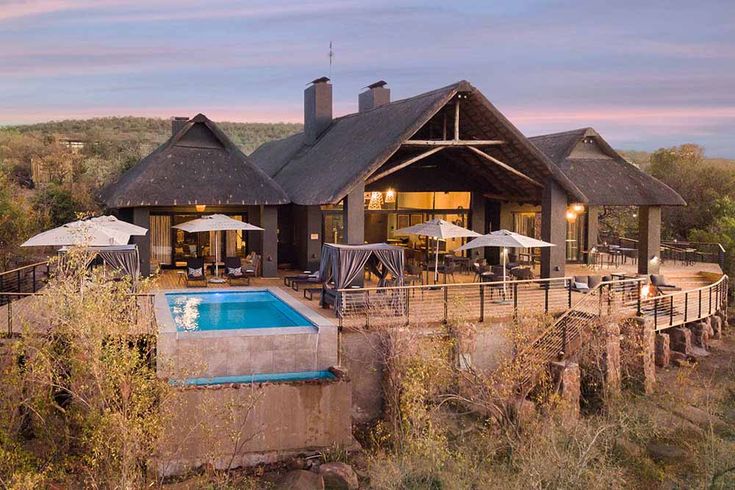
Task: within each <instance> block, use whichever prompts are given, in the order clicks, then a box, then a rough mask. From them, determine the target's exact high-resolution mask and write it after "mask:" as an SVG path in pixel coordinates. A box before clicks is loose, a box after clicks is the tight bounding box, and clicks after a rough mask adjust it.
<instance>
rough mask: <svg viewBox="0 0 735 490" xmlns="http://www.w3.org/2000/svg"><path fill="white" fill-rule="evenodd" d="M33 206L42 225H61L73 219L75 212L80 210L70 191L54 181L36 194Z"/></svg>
mask: <svg viewBox="0 0 735 490" xmlns="http://www.w3.org/2000/svg"><path fill="white" fill-rule="evenodd" d="M33 208H34V209H35V211H36V213H37V215H38V216H39V218H40V220H41V221H42V223H43V225H44V227H48V226H52V227H53V226H61V225H63V224H64V223H68V222H69V221H74V219H76V217H77V213H79V212H81V211H82V209H81V205H80V203H79V202H78V201H77V200H76V199H75V197H74V194H73V193H72V191H71V190H69V189H68V188H65V187H64V186H62V185H61V184H56V183H52V184H49V185H48V186H46V187H44V188H43V189H42V190H41V191H39V192H38V194H36V196H35V199H34V201H33Z"/></svg>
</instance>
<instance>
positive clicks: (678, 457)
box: [646, 442, 687, 464]
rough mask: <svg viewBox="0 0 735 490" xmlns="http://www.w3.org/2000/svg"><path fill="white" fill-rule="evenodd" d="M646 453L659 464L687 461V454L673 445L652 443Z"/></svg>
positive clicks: (647, 447)
mask: <svg viewBox="0 0 735 490" xmlns="http://www.w3.org/2000/svg"><path fill="white" fill-rule="evenodd" d="M646 451H647V452H648V455H649V456H651V459H653V460H654V461H656V462H657V463H665V464H673V463H678V462H680V461H683V460H685V459H687V452H686V451H685V450H683V449H682V448H680V447H677V446H672V445H671V444H662V443H653V442H652V443H650V444H649V445H648V446H646Z"/></svg>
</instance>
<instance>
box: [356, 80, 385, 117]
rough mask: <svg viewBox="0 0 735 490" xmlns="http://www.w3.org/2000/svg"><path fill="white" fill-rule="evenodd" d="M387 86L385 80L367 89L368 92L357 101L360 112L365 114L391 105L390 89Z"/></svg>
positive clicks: (372, 84)
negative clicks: (382, 106)
mask: <svg viewBox="0 0 735 490" xmlns="http://www.w3.org/2000/svg"><path fill="white" fill-rule="evenodd" d="M386 85H387V82H386V81H385V80H380V81H377V82H375V83H371V84H370V85H368V86H367V87H365V88H366V89H367V90H366V91H364V92H362V93H361V94H360V96H359V97H358V99H357V105H358V108H359V111H360V112H365V111H369V110H370V109H375V108H376V107H380V106H381V105H385V104H389V103H390V89H389V88H387V87H386Z"/></svg>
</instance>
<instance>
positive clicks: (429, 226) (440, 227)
mask: <svg viewBox="0 0 735 490" xmlns="http://www.w3.org/2000/svg"><path fill="white" fill-rule="evenodd" d="M393 233H395V234H396V235H421V236H426V237H431V238H434V239H436V254H435V256H434V282H435V283H436V282H438V281H439V240H446V239H447V238H460V237H479V236H481V235H480V234H479V233H477V232H476V231H472V230H468V229H467V228H462V227H461V226H457V225H455V224H454V223H450V222H449V221H444V220H443V219H438V218H437V219H432V220H429V221H426V222H424V223H419V224H418V225H413V226H408V227H406V228H399V229H398V230H396V231H394V232H393ZM460 250H461V249H460Z"/></svg>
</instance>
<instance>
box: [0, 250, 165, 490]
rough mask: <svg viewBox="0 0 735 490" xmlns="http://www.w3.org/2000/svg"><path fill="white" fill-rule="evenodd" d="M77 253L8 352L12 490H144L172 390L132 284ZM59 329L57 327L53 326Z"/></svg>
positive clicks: (6, 436) (1, 402) (0, 478)
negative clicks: (153, 360) (93, 267)
mask: <svg viewBox="0 0 735 490" xmlns="http://www.w3.org/2000/svg"><path fill="white" fill-rule="evenodd" d="M90 259H91V256H90V255H89V253H88V252H87V251H85V250H82V249H78V250H76V249H75V250H72V251H70V252H69V253H68V254H67V255H66V256H65V259H64V260H63V261H60V262H59V263H58V264H57V266H58V267H57V269H56V273H55V274H54V276H53V277H52V278H51V279H50V281H49V283H48V285H47V286H46V287H45V288H44V290H43V291H44V292H43V295H42V296H38V297H36V301H35V302H34V303H33V307H32V308H30V310H29V311H26V312H25V314H24V315H22V316H20V317H17V318H18V321H19V320H20V319H21V318H23V319H24V320H23V322H22V329H21V333H20V336H19V337H15V338H12V339H6V340H4V341H3V343H2V345H1V349H2V357H1V359H2V364H1V368H2V374H0V392H2V394H3V395H2V397H0V483H2V485H3V487H4V488H42V487H46V486H49V485H50V484H52V483H54V482H57V484H58V485H60V486H61V487H65V488H69V487H70V486H75V487H94V488H100V487H102V488H139V487H140V486H141V485H142V484H143V482H145V481H147V480H148V478H149V475H148V473H149V471H150V470H149V462H150V459H151V457H152V455H153V454H154V453H155V451H156V441H157V440H158V438H159V436H160V432H161V428H162V424H163V415H162V411H161V410H160V408H159V407H160V404H161V403H163V402H164V401H165V400H166V397H167V395H168V393H169V392H170V388H169V386H168V384H167V383H166V381H165V380H163V379H161V378H158V377H157V376H156V370H155V367H153V366H152V365H151V364H150V362H149V358H150V356H151V354H152V349H153V347H154V344H153V343H152V342H150V341H149V337H148V335H149V332H146V330H145V327H143V326H142V325H146V324H147V323H146V322H139V320H140V319H141V318H139V316H138V315H137V314H136V313H137V308H136V304H137V300H136V298H135V297H133V296H131V295H130V294H129V291H130V284H129V282H127V281H125V280H122V281H112V280H107V279H105V277H104V276H103V274H102V272H96V271H88V270H87V268H86V266H87V264H88V263H89V260H90ZM49 327H50V328H49Z"/></svg>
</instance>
